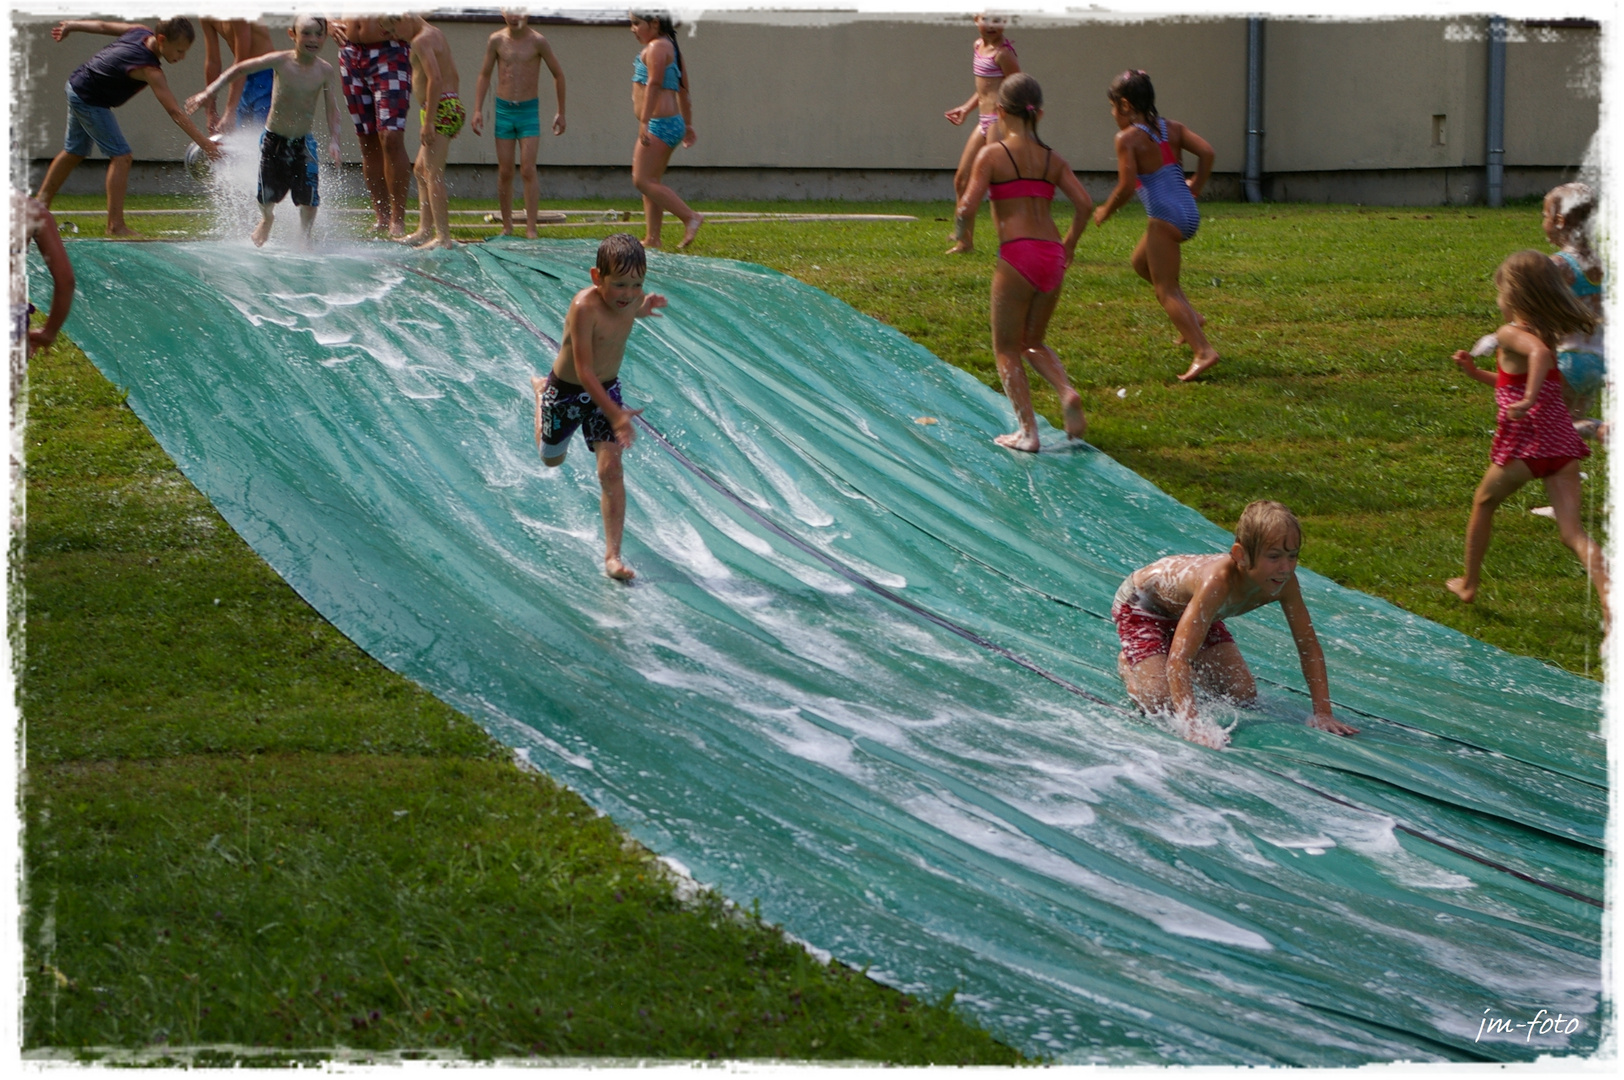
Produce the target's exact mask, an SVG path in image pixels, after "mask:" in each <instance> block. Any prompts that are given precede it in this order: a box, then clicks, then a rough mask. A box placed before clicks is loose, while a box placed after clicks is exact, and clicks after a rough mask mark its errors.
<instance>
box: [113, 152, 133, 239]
mask: <svg viewBox="0 0 1624 1080" xmlns="http://www.w3.org/2000/svg"><path fill="white" fill-rule="evenodd" d="M134 161H135V155H134V154H120V155H119V156H118V157H116V158H114V159H112V160H111V161H109V162H108V163H107V235H108V236H134V235H135V230H134V229H132V228H130V227H129V226H128V225H126V224H124V192H125V189H126V188H128V187H129V186H130V165H131V164H132V163H133V162H134Z"/></svg>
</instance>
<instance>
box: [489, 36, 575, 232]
mask: <svg viewBox="0 0 1624 1080" xmlns="http://www.w3.org/2000/svg"><path fill="white" fill-rule="evenodd" d="M502 21H503V22H505V23H506V24H507V25H506V26H505V27H504V28H503V29H501V30H498V31H496V33H494V34H492V35H491V36H490V40H488V41H487V42H486V43H485V60H484V62H483V63H482V64H481V65H480V68H479V81H478V82H477V83H475V84H474V114H473V118H472V126H473V129H474V134H475V135H478V134H479V133H480V131H481V129H482V128H483V127H484V124H485V93H486V91H488V90H489V89H490V88H491V75H492V73H493V72H494V73H495V75H496V203H497V205H498V206H500V207H501V208H502V235H503V236H509V235H511V234H512V233H513V164H514V151H515V150H517V151H518V159H519V173H520V175H521V176H522V177H523V178H524V234H525V236H527V237H529V238H530V239H532V240H534V239H535V238H536V205H537V202H538V201H539V200H540V198H541V184H540V183H539V182H538V180H537V178H536V150H537V148H538V147H539V146H540V144H541V96H540V90H541V65H542V64H546V65H547V70H548V71H550V72H551V73H552V76H553V90H554V92H555V93H556V94H557V95H558V113H557V115H555V116H554V117H553V134H554V135H562V134H564V69H563V68H561V67H559V66H558V58H557V57H555V56H554V55H553V47H552V46H551V45H550V44H548V42H547V39H546V38H545V37H543V36H542V35H541V34H540V33H538V32H537V31H536V30H535V28H534V27H532V26H530V24H529V21H530V16H529V15H528V14H526V13H525V12H524V11H523V10H515V9H512V8H504V9H503V10H502Z"/></svg>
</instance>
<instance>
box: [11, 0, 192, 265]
mask: <svg viewBox="0 0 1624 1080" xmlns="http://www.w3.org/2000/svg"><path fill="white" fill-rule="evenodd" d="M75 33H79V34H106V35H108V36H110V37H116V38H118V40H117V41H115V42H113V43H112V44H111V45H109V46H107V47H106V48H104V49H102V50H101V51H100V52H98V53H96V55H95V56H92V57H91V58H90V59H89V60H86V61H85V62H84V63H82V64H80V65H79V66H78V67H77V68H75V69H74V71H73V74H72V75H69V76H68V86H67V92H68V131H67V135H66V136H65V137H64V138H63V141H62V152H61V153H60V154H58V155H56V157H55V158H53V159H52V160H51V166H50V168H48V169H46V170H45V179H44V180H42V181H40V186H39V192H38V193H37V195H36V198H38V199H39V201H40V202H42V203H44V204H45V208H46V209H50V206H51V200H52V199H54V198H56V193H57V191H59V190H60V189H61V187H62V185H63V183H65V182H66V181H67V179H68V175H69V174H70V173H72V172H73V170H74V169H75V168H77V167H78V165H79V163H80V162H81V161H83V160H84V159H85V158H87V157H89V156H90V148H91V146H92V145H94V146H97V147H100V148H101V152H102V153H104V154H106V155H107V157H108V159H109V160H108V162H107V235H108V236H134V235H136V233H135V230H134V229H132V228H130V227H129V226H128V225H126V224H125V223H124V192H125V190H126V188H128V186H129V182H130V166H131V165H132V164H133V163H134V161H135V152H134V151H133V150H131V149H130V144H129V143H127V142H125V141H124V133H123V132H122V131H120V130H119V126H118V120H117V119H116V118H115V117H114V116H113V110H114V109H116V108H118V107H119V106H120V105H122V104H124V103H125V102H126V101H129V100H130V99H131V98H132V97H134V96H135V95H136V94H139V93H140V92H141V91H142V90H144V89H146V88H147V87H149V86H150V87H152V95H153V96H154V97H156V98H157V99H158V104H159V105H162V106H163V108H164V111H165V112H167V113H168V114H169V116H170V119H172V120H174V121H175V124H176V126H177V127H179V128H180V129H181V130H182V131H184V132H186V136H187V138H189V139H191V140H192V141H193V142H195V143H197V145H199V146H201V147H202V148H203V152H204V153H205V154H207V155H209V157H210V158H211V159H214V158H219V156H220V153H221V151H220V148H219V147H218V146H216V145H215V144H214V143H212V142H210V141H209V137H208V135H207V134H206V133H205V132H203V131H200V130H198V128H197V125H195V124H193V123H192V121H191V120H190V119H188V118H187V115H186V114H187V113H188V112H191V110H190V109H187V110H185V111H184V112H183V111H182V110H181V107H180V103H179V102H177V101H176V100H175V95H174V93H173V92H172V91H171V90H170V89H169V80H168V79H166V78H165V77H164V72H163V65H164V64H178V63H180V62H181V61H182V60H184V59H185V58H186V53H187V51H188V50H190V49H191V47H192V42H193V40H194V39H195V38H196V37H197V33H196V31H194V30H193V29H192V24H191V22H190V21H188V20H186V19H183V18H180V17H178V16H177V17H176V18H173V19H164V20H162V21H161V22H159V23H158V25H157V26H156V27H155V28H153V29H148V28H147V27H145V26H143V25H141V24H140V23H126V22H111V21H109V20H106V19H69V20H68V21H66V22H61V23H58V24H57V25H56V26H54V27H52V28H51V37H52V38H54V39H55V40H57V41H61V40H63V39H64V38H66V37H67V36H68V35H69V34H75Z"/></svg>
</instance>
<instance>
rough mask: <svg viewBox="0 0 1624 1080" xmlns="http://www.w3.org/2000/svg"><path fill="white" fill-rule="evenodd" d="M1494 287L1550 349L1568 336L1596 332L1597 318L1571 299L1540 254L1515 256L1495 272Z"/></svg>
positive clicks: (1545, 259)
mask: <svg viewBox="0 0 1624 1080" xmlns="http://www.w3.org/2000/svg"><path fill="white" fill-rule="evenodd" d="M1494 284H1495V287H1496V288H1498V289H1499V290H1500V291H1501V292H1503V293H1504V294H1505V296H1506V301H1507V306H1508V307H1510V308H1511V310H1512V311H1513V312H1514V313H1515V314H1516V315H1517V316H1518V318H1520V319H1522V320H1523V322H1525V323H1527V324H1528V329H1530V330H1532V331H1533V332H1534V335H1535V336H1536V337H1538V338H1539V339H1540V340H1541V341H1543V342H1545V344H1546V345H1548V346H1549V347H1550V348H1552V349H1555V348H1556V343H1557V342H1558V341H1560V340H1561V339H1562V338H1564V337H1566V336H1567V335H1568V334H1572V333H1585V334H1588V333H1590V332H1591V331H1593V330H1595V328H1596V317H1595V316H1594V315H1592V314H1591V313H1590V311H1589V309H1588V308H1586V307H1585V306H1584V305H1583V304H1581V303H1579V301H1578V300H1577V299H1575V298H1574V296H1573V293H1572V292H1570V291H1569V289H1568V285H1567V282H1565V281H1563V280H1562V275H1561V274H1559V273H1558V272H1557V269H1556V267H1555V266H1554V265H1553V264H1552V263H1551V260H1550V258H1549V257H1548V256H1546V255H1545V254H1544V253H1542V252H1538V251H1535V250H1533V249H1532V248H1528V249H1526V250H1523V251H1518V252H1515V253H1514V254H1512V255H1511V256H1509V257H1508V258H1507V259H1506V261H1505V262H1503V263H1501V264H1500V269H1498V270H1496V271H1495V272H1494Z"/></svg>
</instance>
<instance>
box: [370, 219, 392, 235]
mask: <svg viewBox="0 0 1624 1080" xmlns="http://www.w3.org/2000/svg"><path fill="white" fill-rule="evenodd" d="M372 229H373V231H374V232H388V231H389V222H388V221H386V220H384V219H383V218H379V219H378V220H377V221H374V222H373V223H372Z"/></svg>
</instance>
